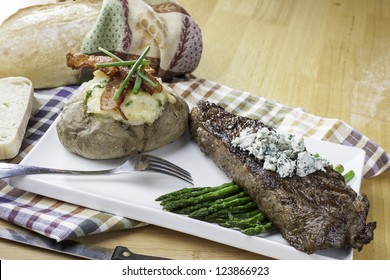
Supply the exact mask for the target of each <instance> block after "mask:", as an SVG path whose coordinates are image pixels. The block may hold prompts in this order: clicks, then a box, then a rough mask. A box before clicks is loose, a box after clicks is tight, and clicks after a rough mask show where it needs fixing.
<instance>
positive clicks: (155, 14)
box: [0, 0, 202, 89]
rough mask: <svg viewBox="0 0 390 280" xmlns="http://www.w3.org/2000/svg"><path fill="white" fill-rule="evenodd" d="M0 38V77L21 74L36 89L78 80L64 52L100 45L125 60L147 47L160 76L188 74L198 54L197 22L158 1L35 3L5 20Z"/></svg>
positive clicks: (172, 5)
mask: <svg viewBox="0 0 390 280" xmlns="http://www.w3.org/2000/svg"><path fill="white" fill-rule="evenodd" d="M0 37H1V38H2V40H1V42H0V63H1V65H3V66H5V67H2V68H1V69H0V78H2V77H9V76H24V77H27V78H29V79H30V80H31V81H32V82H33V84H34V88H36V89H37V88H50V87H57V86H64V85H72V84H76V83H77V82H78V78H79V75H80V71H75V70H72V69H70V68H68V67H67V65H66V58H65V54H66V53H67V52H80V51H81V52H83V53H87V54H96V53H98V48H99V47H103V48H105V49H107V50H109V51H111V52H115V53H116V54H117V55H118V56H119V57H120V58H122V59H126V60H129V59H133V58H135V57H137V56H139V55H140V53H141V52H142V50H143V49H144V48H145V46H147V45H150V46H151V51H150V53H149V57H148V59H149V60H151V62H152V64H151V66H152V67H153V68H154V69H155V70H156V71H157V75H158V76H159V77H161V78H162V79H163V80H164V79H169V78H172V77H174V76H178V75H181V74H184V73H189V72H192V71H193V70H194V69H195V68H196V67H197V65H198V63H199V61H200V57H201V53H202V37H201V31H200V28H199V26H198V25H197V24H196V23H195V22H194V20H193V19H192V18H191V17H190V15H189V14H188V13H187V12H186V11H185V10H184V9H183V8H182V7H181V6H180V5H178V4H176V3H175V2H170V1H160V0H159V1H156V0H154V1H152V0H150V1H146V2H144V1H142V0H104V1H99V0H83V1H82V0H76V1H66V2H60V3H52V4H46V5H36V6H32V7H28V8H24V9H21V10H19V11H18V12H17V13H16V14H14V15H12V16H11V17H9V18H8V19H7V20H5V21H4V23H3V24H2V25H1V26H0Z"/></svg>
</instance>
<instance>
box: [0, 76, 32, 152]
mask: <svg viewBox="0 0 390 280" xmlns="http://www.w3.org/2000/svg"><path fill="white" fill-rule="evenodd" d="M35 102H36V100H35V97H34V89H33V85H32V82H31V81H30V80H29V79H27V78H24V77H9V78H4V79H0V160H1V159H10V158H13V157H15V156H16V155H17V154H18V152H19V149H20V147H21V145H22V141H23V137H24V134H25V132H26V127H27V123H28V120H29V118H30V116H31V113H32V111H33V110H34V103H35Z"/></svg>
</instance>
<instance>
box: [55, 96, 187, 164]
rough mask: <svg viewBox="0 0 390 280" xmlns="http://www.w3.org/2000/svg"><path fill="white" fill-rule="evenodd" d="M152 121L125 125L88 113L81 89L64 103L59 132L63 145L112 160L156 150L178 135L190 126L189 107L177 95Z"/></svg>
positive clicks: (83, 154) (95, 156)
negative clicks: (174, 100) (150, 122)
mask: <svg viewBox="0 0 390 280" xmlns="http://www.w3.org/2000/svg"><path fill="white" fill-rule="evenodd" d="M175 98H176V102H175V103H174V104H171V103H166V104H165V108H164V110H163V112H162V114H161V115H160V117H159V118H158V119H157V120H155V121H154V122H153V123H152V124H143V125H126V124H123V123H121V122H119V121H115V120H114V119H112V120H111V119H110V120H104V121H103V120H101V119H99V118H97V117H95V116H93V115H91V114H87V106H86V105H84V104H83V96H82V90H80V89H79V90H77V91H76V92H74V94H73V95H72V96H71V98H70V99H69V101H68V103H67V104H66V105H65V106H64V109H63V111H62V114H61V115H60V116H59V122H58V123H57V134H58V137H59V140H60V141H61V143H62V144H63V145H64V147H65V148H66V149H67V150H69V151H71V152H72V153H75V154H78V155H80V156H83V157H85V158H89V159H113V158H119V157H124V156H129V155H133V154H137V153H141V152H146V151H150V150H154V149H157V148H159V147H162V146H164V145H166V144H169V143H171V142H173V141H174V140H176V139H177V138H179V137H180V136H181V135H182V134H183V133H184V132H185V130H186V129H187V126H188V116H189V108H188V105H187V103H186V102H185V101H184V99H183V98H181V97H179V96H177V95H175Z"/></svg>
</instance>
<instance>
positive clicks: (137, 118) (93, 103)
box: [83, 70, 176, 125]
mask: <svg viewBox="0 0 390 280" xmlns="http://www.w3.org/2000/svg"><path fill="white" fill-rule="evenodd" d="M93 74H94V76H95V77H94V79H92V80H91V81H89V82H88V83H87V85H86V87H85V88H84V90H83V97H84V104H86V105H87V107H88V110H87V112H88V113H89V114H94V115H95V116H97V117H99V118H101V119H102V120H104V119H114V120H117V121H121V122H123V123H124V124H128V125H142V124H145V123H148V124H151V123H153V122H154V121H155V120H156V119H157V118H158V117H159V116H160V115H161V114H162V111H163V110H164V107H165V105H166V104H167V103H172V104H173V103H175V102H176V98H175V97H174V96H173V94H172V92H170V91H169V89H166V88H165V87H163V91H162V92H158V93H154V94H152V95H151V94H150V93H148V92H145V91H142V90H141V91H140V92H139V93H138V94H132V93H131V91H129V92H128V93H127V94H126V97H125V100H124V101H123V102H122V104H121V105H120V108H121V110H122V112H123V114H124V115H125V116H126V118H127V120H125V119H124V118H123V117H122V115H121V114H120V112H119V111H118V110H116V109H114V110H101V106H100V98H101V96H102V94H103V92H104V90H105V87H106V85H107V81H108V79H109V77H108V76H107V75H106V74H104V73H103V72H102V71H100V70H97V71H95V72H94V73H93Z"/></svg>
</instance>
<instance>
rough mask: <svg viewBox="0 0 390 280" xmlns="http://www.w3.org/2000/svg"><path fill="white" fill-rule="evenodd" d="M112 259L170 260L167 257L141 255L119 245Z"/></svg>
mask: <svg viewBox="0 0 390 280" xmlns="http://www.w3.org/2000/svg"><path fill="white" fill-rule="evenodd" d="M111 259H112V260H169V259H167V258H162V257H155V256H147V255H140V254H135V253H133V252H131V251H130V250H129V249H128V248H126V247H124V246H117V247H116V248H115V249H114V253H113V254H112V256H111Z"/></svg>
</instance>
